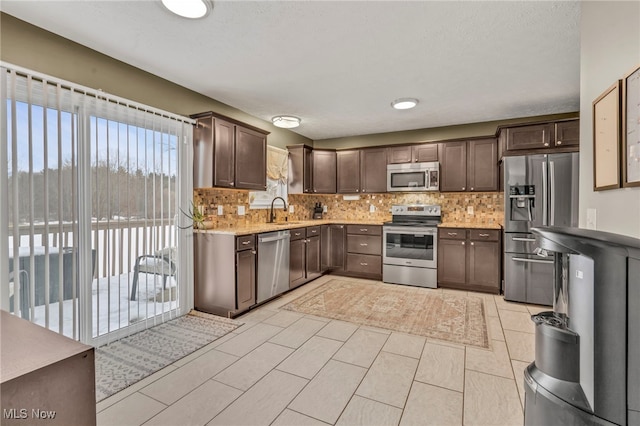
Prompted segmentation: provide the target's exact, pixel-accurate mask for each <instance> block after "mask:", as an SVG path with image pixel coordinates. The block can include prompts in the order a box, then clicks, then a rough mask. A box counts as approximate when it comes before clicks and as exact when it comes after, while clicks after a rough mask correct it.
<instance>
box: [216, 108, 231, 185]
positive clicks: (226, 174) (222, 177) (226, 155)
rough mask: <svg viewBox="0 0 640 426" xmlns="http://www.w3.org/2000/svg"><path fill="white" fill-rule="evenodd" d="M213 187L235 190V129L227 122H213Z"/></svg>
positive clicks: (218, 120)
mask: <svg viewBox="0 0 640 426" xmlns="http://www.w3.org/2000/svg"><path fill="white" fill-rule="evenodd" d="M213 121H214V125H213V126H214V127H213V129H214V130H213V133H214V154H213V185H214V186H222V187H226V188H235V172H234V169H235V129H236V126H235V125H234V124H233V123H229V122H228V121H224V120H220V119H218V118H215V119H214V120H213Z"/></svg>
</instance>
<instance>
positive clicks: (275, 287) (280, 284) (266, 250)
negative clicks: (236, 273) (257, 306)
mask: <svg viewBox="0 0 640 426" xmlns="http://www.w3.org/2000/svg"><path fill="white" fill-rule="evenodd" d="M289 239H290V234H289V231H277V232H266V233H264V234H258V291H257V295H256V302H257V303H260V302H264V301H265V300H267V299H270V298H272V297H274V296H277V295H278V294H280V293H284V292H285V291H287V290H289Z"/></svg>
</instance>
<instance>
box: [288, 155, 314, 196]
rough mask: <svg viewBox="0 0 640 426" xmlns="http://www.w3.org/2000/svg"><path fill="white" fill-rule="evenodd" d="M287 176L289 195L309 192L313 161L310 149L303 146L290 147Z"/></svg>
mask: <svg viewBox="0 0 640 426" xmlns="http://www.w3.org/2000/svg"><path fill="white" fill-rule="evenodd" d="M287 148H288V149H289V176H288V179H287V181H288V182H287V191H288V192H289V194H303V193H308V192H310V188H311V179H312V168H313V161H312V157H311V152H312V150H311V148H309V147H308V146H305V145H298V146H290V147H287Z"/></svg>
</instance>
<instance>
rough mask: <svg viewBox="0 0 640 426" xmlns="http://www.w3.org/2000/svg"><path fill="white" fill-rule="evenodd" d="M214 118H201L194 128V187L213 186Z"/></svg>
mask: <svg viewBox="0 0 640 426" xmlns="http://www.w3.org/2000/svg"><path fill="white" fill-rule="evenodd" d="M213 146H214V145H213V118H212V117H205V118H199V119H198V120H197V121H196V127H195V129H194V130H193V187H194V188H211V187H212V186H213V155H214V154H213Z"/></svg>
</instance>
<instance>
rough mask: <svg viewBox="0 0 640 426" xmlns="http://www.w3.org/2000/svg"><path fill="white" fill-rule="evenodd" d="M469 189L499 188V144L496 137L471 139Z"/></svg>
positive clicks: (468, 160) (468, 161)
mask: <svg viewBox="0 0 640 426" xmlns="http://www.w3.org/2000/svg"><path fill="white" fill-rule="evenodd" d="M468 149H469V153H468V156H467V189H468V190H469V191H497V190H498V144H497V142H496V140H495V139H480V140H475V141H469V146H468Z"/></svg>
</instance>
